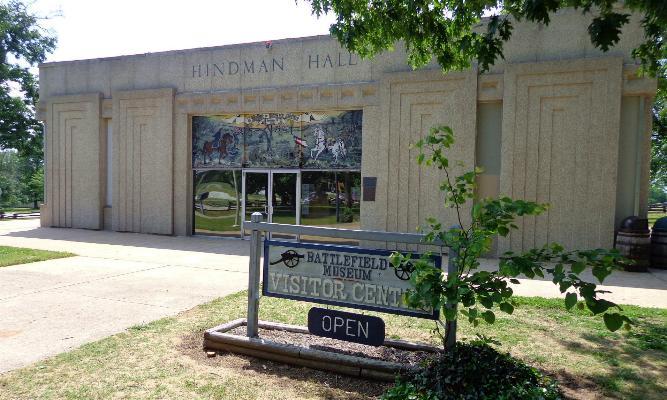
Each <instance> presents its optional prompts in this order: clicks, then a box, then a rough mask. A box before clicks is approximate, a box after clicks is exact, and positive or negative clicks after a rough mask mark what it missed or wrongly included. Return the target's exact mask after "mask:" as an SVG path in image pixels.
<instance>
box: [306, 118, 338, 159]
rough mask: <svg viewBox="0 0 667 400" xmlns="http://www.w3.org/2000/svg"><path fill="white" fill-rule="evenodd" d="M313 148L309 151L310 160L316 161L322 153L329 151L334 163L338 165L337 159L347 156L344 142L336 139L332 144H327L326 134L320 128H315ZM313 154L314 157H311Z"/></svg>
mask: <svg viewBox="0 0 667 400" xmlns="http://www.w3.org/2000/svg"><path fill="white" fill-rule="evenodd" d="M315 137H316V139H315V146H314V147H313V148H312V149H310V158H312V159H313V160H315V161H317V157H319V156H320V154H322V152H324V151H329V152H331V154H332V155H333V158H334V163H336V164H338V159H339V158H344V157H345V156H346V155H347V149H346V148H345V142H344V141H343V139H341V138H340V137H339V138H337V139H336V140H335V141H334V142H333V144H331V145H329V144H327V138H326V133H325V132H324V129H322V128H321V127H319V126H318V127H316V128H315ZM313 153H315V156H314V157H313Z"/></svg>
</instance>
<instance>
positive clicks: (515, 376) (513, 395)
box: [382, 342, 562, 400]
mask: <svg viewBox="0 0 667 400" xmlns="http://www.w3.org/2000/svg"><path fill="white" fill-rule="evenodd" d="M561 398H562V394H561V392H560V390H559V389H558V385H557V383H556V381H554V380H553V379H551V378H549V377H546V376H544V375H542V374H541V373H540V372H539V371H538V370H536V369H535V368H532V367H530V366H528V365H526V364H524V363H523V362H522V361H520V360H518V359H516V358H514V357H512V356H511V355H509V354H506V353H500V352H498V351H497V350H496V349H494V348H493V347H491V346H489V345H487V344H482V343H472V344H471V343H461V342H458V343H456V345H455V347H454V348H453V349H452V350H451V351H447V352H444V353H441V354H440V355H439V357H438V358H435V359H433V360H431V361H430V362H428V363H427V365H425V366H424V367H422V368H420V369H419V370H417V371H416V372H412V373H409V374H407V375H406V376H405V377H403V378H399V380H397V382H396V385H395V386H394V387H392V388H391V389H389V390H388V391H387V392H386V393H385V394H384V395H383V396H382V399H383V400H399V399H400V400H406V399H410V400H450V399H456V400H458V399H494V400H496V399H502V400H510V399H522V400H524V399H527V400H530V399H535V400H537V399H543V400H555V399H561Z"/></svg>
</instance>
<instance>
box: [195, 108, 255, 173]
mask: <svg viewBox="0 0 667 400" xmlns="http://www.w3.org/2000/svg"><path fill="white" fill-rule="evenodd" d="M242 141H243V117H242V116H240V115H220V116H214V117H193V118H192V164H193V167H195V168H207V167H220V166H224V167H240V166H241V143H242Z"/></svg>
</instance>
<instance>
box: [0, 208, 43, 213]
mask: <svg viewBox="0 0 667 400" xmlns="http://www.w3.org/2000/svg"><path fill="white" fill-rule="evenodd" d="M0 211H4V212H6V213H10V212H12V213H14V212H27V213H29V212H37V211H39V208H28V207H14V208H0Z"/></svg>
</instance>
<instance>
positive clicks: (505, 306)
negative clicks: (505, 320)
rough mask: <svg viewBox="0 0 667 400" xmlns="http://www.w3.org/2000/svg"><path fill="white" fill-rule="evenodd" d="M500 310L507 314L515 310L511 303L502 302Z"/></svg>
mask: <svg viewBox="0 0 667 400" xmlns="http://www.w3.org/2000/svg"><path fill="white" fill-rule="evenodd" d="M500 310H501V311H503V312H506V313H507V314H512V313H513V312H514V306H513V305H511V304H510V303H500Z"/></svg>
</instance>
